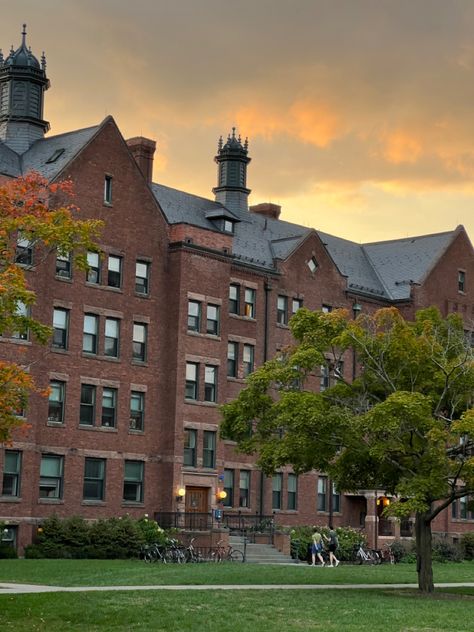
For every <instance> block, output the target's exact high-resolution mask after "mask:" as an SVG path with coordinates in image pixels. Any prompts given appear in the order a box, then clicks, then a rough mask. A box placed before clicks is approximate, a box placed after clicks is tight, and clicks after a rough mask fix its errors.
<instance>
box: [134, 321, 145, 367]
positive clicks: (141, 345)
mask: <svg viewBox="0 0 474 632" xmlns="http://www.w3.org/2000/svg"><path fill="white" fill-rule="evenodd" d="M146 340H147V326H146V325H145V324H143V323H133V354H132V355H133V359H134V360H136V361H137V362H145V360H146Z"/></svg>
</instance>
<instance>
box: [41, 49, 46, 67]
mask: <svg viewBox="0 0 474 632" xmlns="http://www.w3.org/2000/svg"><path fill="white" fill-rule="evenodd" d="M41 69H42V70H44V71H46V55H45V54H44V51H43V54H42V55H41Z"/></svg>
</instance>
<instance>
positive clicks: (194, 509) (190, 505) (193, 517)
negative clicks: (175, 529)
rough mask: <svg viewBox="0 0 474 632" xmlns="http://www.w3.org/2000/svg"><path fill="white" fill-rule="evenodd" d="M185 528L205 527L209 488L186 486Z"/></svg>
mask: <svg viewBox="0 0 474 632" xmlns="http://www.w3.org/2000/svg"><path fill="white" fill-rule="evenodd" d="M185 498H186V504H185V512H186V514H185V515H186V528H187V529H207V528H208V527H207V525H208V522H209V520H210V516H209V488H208V487H186V496H185Z"/></svg>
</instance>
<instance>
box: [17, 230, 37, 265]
mask: <svg viewBox="0 0 474 632" xmlns="http://www.w3.org/2000/svg"><path fill="white" fill-rule="evenodd" d="M15 263H19V264H20V265H22V266H31V265H33V244H32V242H31V241H30V240H29V239H23V237H21V236H19V237H18V239H17V240H16V252H15Z"/></svg>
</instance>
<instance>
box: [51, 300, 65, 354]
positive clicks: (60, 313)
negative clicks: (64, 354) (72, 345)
mask: <svg viewBox="0 0 474 632" xmlns="http://www.w3.org/2000/svg"><path fill="white" fill-rule="evenodd" d="M68 325H69V310H67V309H61V308H59V307H55V308H54V310H53V343H52V344H53V347H54V348H55V349H67V342H68V340H67V338H68Z"/></svg>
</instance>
